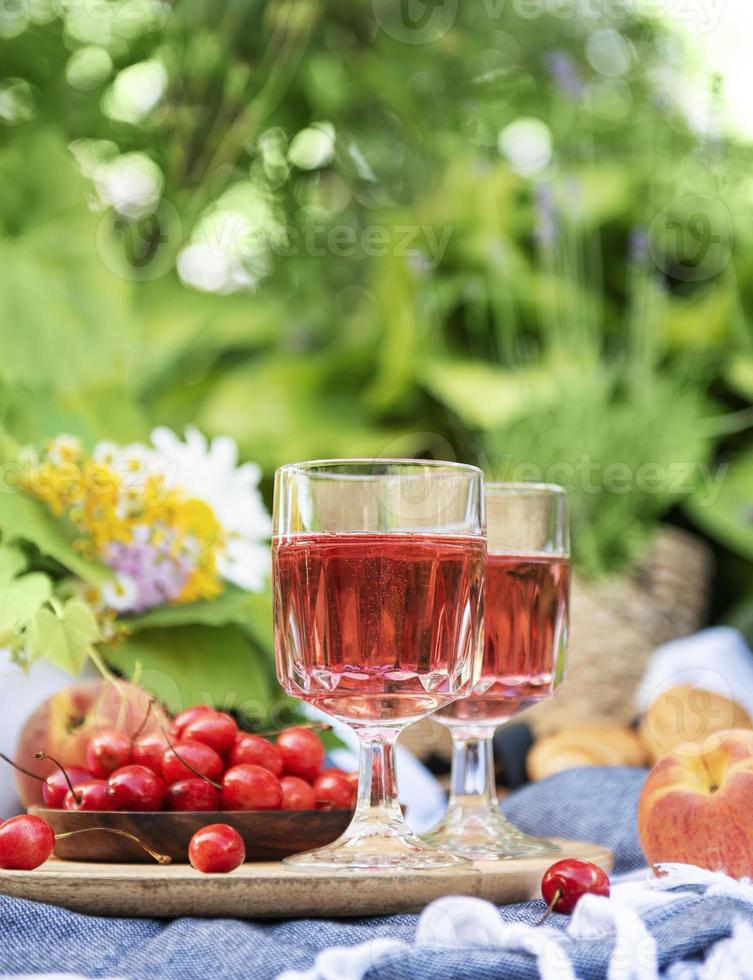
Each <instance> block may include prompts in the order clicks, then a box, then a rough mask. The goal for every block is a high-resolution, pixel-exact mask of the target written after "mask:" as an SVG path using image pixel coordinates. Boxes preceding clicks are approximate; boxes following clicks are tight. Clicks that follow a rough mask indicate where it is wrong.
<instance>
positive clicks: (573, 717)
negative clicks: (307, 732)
mask: <svg viewBox="0 0 753 980" xmlns="http://www.w3.org/2000/svg"><path fill="white" fill-rule="evenodd" d="M711 569H712V556H711V551H710V549H709V547H708V545H706V543H705V542H704V541H702V540H701V539H700V538H697V537H694V536H693V535H691V534H688V533H687V532H685V531H681V530H679V529H678V528H674V527H669V526H664V527H662V528H661V530H660V531H659V532H658V533H657V534H656V536H655V537H654V539H653V541H652V542H651V544H650V546H649V547H648V548H647V549H646V552H645V554H644V555H643V557H642V558H641V559H640V560H639V561H637V562H636V563H635V565H634V566H633V568H632V569H631V570H630V571H629V572H627V573H626V574H625V575H622V576H621V577H619V578H614V579H609V580H605V581H602V582H598V583H591V582H583V581H582V580H580V579H579V578H578V577H577V576H576V578H575V580H574V582H573V589H572V602H571V615H570V626H571V633H570V645H569V654H568V670H567V678H566V680H565V683H564V684H563V685H562V687H561V688H560V690H559V691H558V692H557V696H556V698H554V699H552V700H551V701H546V702H544V703H543V704H540V705H538V706H537V707H535V708H532V709H531V710H530V711H528V712H526V714H525V716H524V717H525V720H526V721H527V722H528V724H529V725H531V726H532V727H533V728H534V730H535V731H536V733H537V734H539V735H541V734H546V733H549V732H552V731H558V730H560V729H563V728H566V727H568V726H569V725H573V724H582V723H588V722H610V723H614V722H624V723H629V722H630V721H632V719H633V718H634V716H635V704H634V700H633V699H634V695H635V692H636V689H637V687H638V684H639V683H640V680H641V678H642V676H643V671H644V669H645V666H646V662H647V661H648V658H649V657H650V655H651V653H652V652H653V650H654V649H655V648H656V647H657V646H658V645H659V644H660V643H665V642H666V641H667V640H672V639H675V638H676V637H679V636H685V635H687V634H688V633H692V632H694V631H695V630H697V629H698V628H699V627H700V626H702V625H703V623H704V621H705V616H706V611H707V602H708V597H709V587H710V580H711ZM401 741H402V743H403V744H404V745H406V746H407V747H408V748H410V749H411V750H412V751H413V752H415V753H416V754H417V755H419V756H420V757H425V756H426V755H427V754H429V753H430V752H437V751H438V752H440V753H442V754H446V753H447V751H448V749H449V737H448V736H447V733H446V729H444V728H443V727H442V726H440V725H437V723H436V722H434V721H432V720H431V719H427V720H425V721H422V722H419V723H418V724H417V725H413V726H411V728H410V729H408V731H406V732H405V733H404V735H403V737H402V739H401Z"/></svg>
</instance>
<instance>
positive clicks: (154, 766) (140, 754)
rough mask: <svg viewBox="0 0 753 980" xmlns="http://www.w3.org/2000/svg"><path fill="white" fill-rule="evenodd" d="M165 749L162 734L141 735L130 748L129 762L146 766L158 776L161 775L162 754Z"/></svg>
mask: <svg viewBox="0 0 753 980" xmlns="http://www.w3.org/2000/svg"><path fill="white" fill-rule="evenodd" d="M166 751H167V742H166V741H165V738H164V737H163V736H162V735H142V737H141V738H137V739H136V741H135V742H134V743H133V746H132V748H131V762H132V763H133V764H134V765H135V766H146V768H147V769H151V770H152V772H154V773H156V774H157V775H158V776H162V756H163V755H164V754H165V752H166Z"/></svg>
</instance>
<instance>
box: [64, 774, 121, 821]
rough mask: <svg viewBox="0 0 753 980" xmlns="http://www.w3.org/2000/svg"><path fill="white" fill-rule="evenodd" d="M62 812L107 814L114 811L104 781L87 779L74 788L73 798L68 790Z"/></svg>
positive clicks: (113, 805)
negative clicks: (74, 811)
mask: <svg viewBox="0 0 753 980" xmlns="http://www.w3.org/2000/svg"><path fill="white" fill-rule="evenodd" d="M63 809H64V810H76V811H78V810H93V811H100V812H105V813H106V812H107V811H108V810H114V809H115V802H114V800H113V798H112V797H111V796H109V795H108V792H107V780H106V779H89V780H88V781H87V782H85V783H79V784H78V785H77V786H76V794H75V796H74V794H73V793H71V791H70V790H68V792H67V793H66V796H65V800H64V801H63Z"/></svg>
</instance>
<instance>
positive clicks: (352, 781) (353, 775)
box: [344, 772, 360, 793]
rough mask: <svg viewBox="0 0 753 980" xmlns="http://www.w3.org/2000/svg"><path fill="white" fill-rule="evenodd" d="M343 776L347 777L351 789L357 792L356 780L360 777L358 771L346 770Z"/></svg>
mask: <svg viewBox="0 0 753 980" xmlns="http://www.w3.org/2000/svg"><path fill="white" fill-rule="evenodd" d="M344 778H345V779H347V781H348V782H349V783H350V785H351V786H352V787H353V789H354V790H355V791H356V793H357V792H358V780H359V778H360V775H359V773H358V772H346V773H345V777H344Z"/></svg>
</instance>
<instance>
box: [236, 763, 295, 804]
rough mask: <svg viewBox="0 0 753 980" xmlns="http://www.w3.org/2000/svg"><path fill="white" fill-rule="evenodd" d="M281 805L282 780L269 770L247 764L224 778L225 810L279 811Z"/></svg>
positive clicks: (237, 767) (238, 767)
mask: <svg viewBox="0 0 753 980" xmlns="http://www.w3.org/2000/svg"><path fill="white" fill-rule="evenodd" d="M281 803H282V787H281V786H280V780H279V779H278V778H277V777H276V776H273V775H272V773H271V772H269V770H268V769H262V767H261V766H253V765H250V764H248V763H245V764H243V765H240V766H233V767H232V769H228V771H227V772H226V773H225V775H224V776H223V779H222V809H223V810H279V809H280V805H281Z"/></svg>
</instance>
